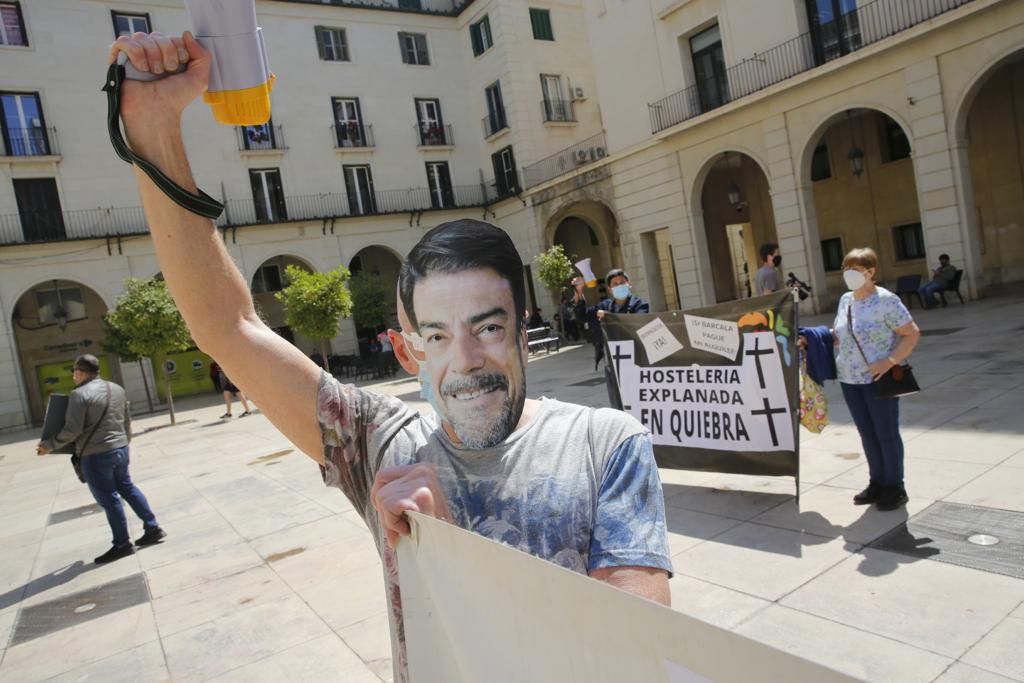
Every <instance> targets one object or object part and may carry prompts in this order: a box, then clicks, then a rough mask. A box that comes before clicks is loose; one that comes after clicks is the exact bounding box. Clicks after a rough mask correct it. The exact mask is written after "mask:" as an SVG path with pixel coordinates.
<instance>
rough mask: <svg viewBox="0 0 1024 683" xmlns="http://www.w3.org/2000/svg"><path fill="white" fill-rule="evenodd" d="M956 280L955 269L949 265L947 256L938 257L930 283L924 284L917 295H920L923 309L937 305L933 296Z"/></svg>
mask: <svg viewBox="0 0 1024 683" xmlns="http://www.w3.org/2000/svg"><path fill="white" fill-rule="evenodd" d="M954 280H956V268H955V267H954V266H952V265H950V263H949V254H942V255H940V256H939V267H938V268H936V269H935V270H933V271H932V279H931V282H926V283H925V284H924V286H923V287H921V289H919V290H917V293H918V294H920V295H921V302H922V303H923V304H924V307H925V308H932V307H933V306H937V305H938V303H939V302H938V301H936V300H935V295H936V294H937V293H938V292H942V291H945V290H947V289H949V286H950V285H952V284H953V281H954Z"/></svg>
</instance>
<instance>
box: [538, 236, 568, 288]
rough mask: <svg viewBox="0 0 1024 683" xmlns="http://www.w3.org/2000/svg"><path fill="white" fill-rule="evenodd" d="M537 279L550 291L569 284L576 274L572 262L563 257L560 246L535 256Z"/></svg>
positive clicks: (563, 253)
mask: <svg viewBox="0 0 1024 683" xmlns="http://www.w3.org/2000/svg"><path fill="white" fill-rule="evenodd" d="M534 261H535V262H536V264H537V279H538V280H540V281H541V283H542V284H543V285H544V286H545V287H548V288H550V289H561V288H562V287H566V286H568V284H569V281H570V280H572V278H573V276H574V275H575V274H576V271H575V269H574V268H573V265H572V261H570V260H569V257H568V256H566V255H565V249H563V248H562V245H561V244H556V245H555V246H553V247H551V248H550V249H548V250H547V251H544V252H541V253H540V254H537V258H536V259H534Z"/></svg>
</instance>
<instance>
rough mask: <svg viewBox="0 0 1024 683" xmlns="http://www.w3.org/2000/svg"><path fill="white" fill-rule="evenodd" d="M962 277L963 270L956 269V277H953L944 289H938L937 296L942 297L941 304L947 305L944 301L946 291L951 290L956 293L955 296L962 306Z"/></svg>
mask: <svg viewBox="0 0 1024 683" xmlns="http://www.w3.org/2000/svg"><path fill="white" fill-rule="evenodd" d="M963 277H964V271H962V270H959V269H957V271H956V277H954V278H953V281H952V282H950V283H949V285H947V286H946V288H945V289H940V290H939V298H940V299H942V305H943V306H948V305H949V304H947V303H946V292H953V293H954V294H956V296H957V298H958V299H960V305H961V306H963V304H964V297H963V295H962V294H960V280H962V279H963Z"/></svg>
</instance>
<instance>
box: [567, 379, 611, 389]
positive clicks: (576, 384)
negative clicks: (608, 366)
mask: <svg viewBox="0 0 1024 683" xmlns="http://www.w3.org/2000/svg"><path fill="white" fill-rule="evenodd" d="M601 384H604V377H594V378H592V379H585V380H583V381H582V382H574V383H572V384H570V385H569V386H571V387H596V386H599V385H601Z"/></svg>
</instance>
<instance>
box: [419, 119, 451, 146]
mask: <svg viewBox="0 0 1024 683" xmlns="http://www.w3.org/2000/svg"><path fill="white" fill-rule="evenodd" d="M413 127H414V128H415V129H416V134H417V136H418V138H419V146H420V147H444V146H449V145H454V144H455V136H454V135H453V134H452V124H450V123H448V124H444V125H439V124H436V123H425V122H422V121H421V122H420V123H417V124H414V126H413Z"/></svg>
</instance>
